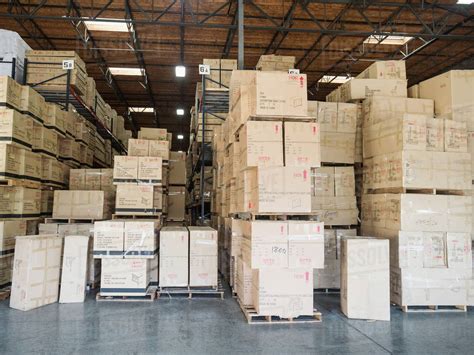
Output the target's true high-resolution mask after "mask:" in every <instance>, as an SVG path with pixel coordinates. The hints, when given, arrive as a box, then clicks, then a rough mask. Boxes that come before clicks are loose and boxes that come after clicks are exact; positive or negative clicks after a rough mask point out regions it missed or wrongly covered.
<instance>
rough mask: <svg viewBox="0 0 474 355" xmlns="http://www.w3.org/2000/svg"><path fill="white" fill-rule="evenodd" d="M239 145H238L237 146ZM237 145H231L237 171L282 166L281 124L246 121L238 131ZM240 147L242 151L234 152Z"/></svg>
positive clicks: (235, 143)
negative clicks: (237, 167)
mask: <svg viewBox="0 0 474 355" xmlns="http://www.w3.org/2000/svg"><path fill="white" fill-rule="evenodd" d="M239 143H240V144H239ZM239 143H237V142H234V143H232V145H231V146H232V148H233V149H234V150H233V151H232V153H231V155H232V156H233V159H232V161H233V162H236V161H237V162H238V161H239V160H240V164H238V165H239V169H238V170H240V169H243V168H246V167H252V166H262V167H264V166H283V124H282V122H276V121H248V122H246V123H245V124H244V126H243V127H242V129H241V130H240V131H239ZM238 146H240V147H241V148H242V151H241V152H239V150H238V149H237V150H235V148H236V147H238Z"/></svg>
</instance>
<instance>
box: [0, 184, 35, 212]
mask: <svg viewBox="0 0 474 355" xmlns="http://www.w3.org/2000/svg"><path fill="white" fill-rule="evenodd" d="M40 214H41V191H40V190H37V189H29V188H26V187H10V186H0V217H1V218H29V219H31V218H38V217H39V216H40Z"/></svg>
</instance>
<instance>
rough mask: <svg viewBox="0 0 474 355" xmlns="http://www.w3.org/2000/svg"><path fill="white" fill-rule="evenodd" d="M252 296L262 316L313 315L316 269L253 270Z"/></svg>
mask: <svg viewBox="0 0 474 355" xmlns="http://www.w3.org/2000/svg"><path fill="white" fill-rule="evenodd" d="M252 298H253V306H254V307H255V310H256V312H257V314H259V315H263V316H280V317H284V318H293V317H298V316H301V315H313V270H312V269H257V270H253V275H252Z"/></svg>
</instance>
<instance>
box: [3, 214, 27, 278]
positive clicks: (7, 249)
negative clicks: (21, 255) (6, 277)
mask: <svg viewBox="0 0 474 355" xmlns="http://www.w3.org/2000/svg"><path fill="white" fill-rule="evenodd" d="M19 235H26V221H22V220H19V221H0V258H3V257H5V256H8V255H13V253H14V252H15V237H17V236H19ZM0 284H1V283H0Z"/></svg>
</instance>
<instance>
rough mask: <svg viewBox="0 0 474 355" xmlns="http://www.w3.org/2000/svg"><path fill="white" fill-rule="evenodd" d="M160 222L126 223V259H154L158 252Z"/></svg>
mask: <svg viewBox="0 0 474 355" xmlns="http://www.w3.org/2000/svg"><path fill="white" fill-rule="evenodd" d="M159 226H160V222H159V221H126V222H125V225H124V252H125V258H146V259H153V258H154V257H155V255H156V253H157V251H158V228H159Z"/></svg>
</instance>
